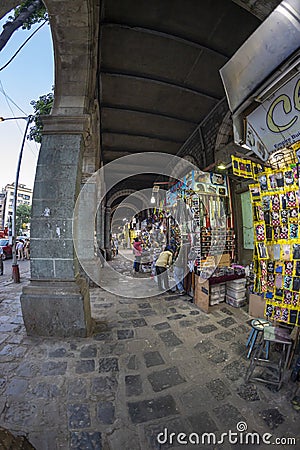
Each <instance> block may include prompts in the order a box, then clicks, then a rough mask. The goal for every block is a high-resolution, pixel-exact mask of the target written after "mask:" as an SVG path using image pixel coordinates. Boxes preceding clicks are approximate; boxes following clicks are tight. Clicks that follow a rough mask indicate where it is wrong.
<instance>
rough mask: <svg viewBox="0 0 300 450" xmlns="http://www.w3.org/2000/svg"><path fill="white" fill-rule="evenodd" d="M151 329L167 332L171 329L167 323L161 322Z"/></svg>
mask: <svg viewBox="0 0 300 450" xmlns="http://www.w3.org/2000/svg"><path fill="white" fill-rule="evenodd" d="M153 328H154V329H155V330H159V331H161V330H167V329H168V328H171V326H170V324H169V323H168V322H161V323H157V324H156V325H153Z"/></svg>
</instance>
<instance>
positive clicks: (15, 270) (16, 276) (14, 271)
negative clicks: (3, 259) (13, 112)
mask: <svg viewBox="0 0 300 450" xmlns="http://www.w3.org/2000/svg"><path fill="white" fill-rule="evenodd" d="M17 119H23V120H26V127H25V130H24V134H23V139H22V145H21V149H20V153H19V159H18V166H17V171H16V180H15V186H14V201H13V214H12V257H13V262H12V278H13V280H14V282H15V283H20V271H19V266H18V263H17V252H16V237H17V233H16V232H17V230H16V215H17V200H18V184H19V175H20V168H21V162H22V156H23V150H24V145H25V141H26V135H27V131H28V127H29V124H30V122H31V119H32V116H27V117H7V118H4V117H0V122H4V121H5V120H17Z"/></svg>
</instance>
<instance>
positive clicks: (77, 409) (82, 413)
mask: <svg viewBox="0 0 300 450" xmlns="http://www.w3.org/2000/svg"><path fill="white" fill-rule="evenodd" d="M68 420H69V422H68V423H69V428H70V429H80V428H88V427H89V426H90V425H91V417H90V411H89V407H88V405H87V404H82V403H75V404H69V405H68Z"/></svg>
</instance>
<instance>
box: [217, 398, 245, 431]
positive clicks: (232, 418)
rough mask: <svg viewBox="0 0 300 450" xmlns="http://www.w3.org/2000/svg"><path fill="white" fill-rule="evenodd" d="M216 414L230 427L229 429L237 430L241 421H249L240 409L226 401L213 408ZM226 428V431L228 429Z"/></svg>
mask: <svg viewBox="0 0 300 450" xmlns="http://www.w3.org/2000/svg"><path fill="white" fill-rule="evenodd" d="M213 412H214V414H215V415H216V417H217V418H218V419H219V421H220V422H221V423H222V424H223V425H225V426H226V427H228V429H227V430H229V429H230V430H236V425H237V424H238V423H239V422H247V421H246V419H245V418H244V417H243V416H242V414H241V413H240V411H239V410H238V409H237V408H236V407H235V406H234V405H232V404H231V403H225V404H222V405H220V406H217V407H216V408H214V409H213ZM227 430H226V431H227Z"/></svg>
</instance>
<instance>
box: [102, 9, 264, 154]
mask: <svg viewBox="0 0 300 450" xmlns="http://www.w3.org/2000/svg"><path fill="white" fill-rule="evenodd" d="M259 24H260V20H259V19H257V18H256V17H255V16H254V15H253V14H251V13H250V12H249V11H247V10H245V9H243V8H242V7H241V6H239V5H237V4H236V3H234V2H232V0H201V1H199V0H185V1H182V0H151V1H149V0H103V2H102V8H101V25H100V59H99V96H100V107H101V131H100V132H101V142H102V155H103V158H104V161H105V162H109V161H112V160H113V159H115V158H118V157H121V156H124V155H127V154H132V153H135V152H141V151H142V152H143V151H158V152H167V153H171V154H176V153H177V152H178V151H179V149H180V147H181V146H182V145H183V143H184V142H185V140H186V139H187V138H188V137H189V136H190V135H191V133H192V132H193V130H194V129H195V128H196V126H197V124H199V123H200V122H201V121H202V120H203V119H204V118H205V117H206V116H207V115H208V114H209V113H210V111H211V110H212V109H213V108H214V107H215V106H216V105H217V104H218V102H219V101H220V100H221V99H222V98H224V96H225V93H224V90H223V86H222V82H221V78H220V75H219V69H220V68H221V67H222V66H223V65H224V64H225V63H226V61H227V60H228V59H229V58H230V57H231V56H232V55H233V54H234V52H235V51H236V50H237V49H238V48H239V47H240V46H241V44H242V43H243V42H244V41H245V40H246V39H247V37H248V36H249V35H250V34H251V33H252V32H253V31H254V30H255V29H256V28H257V27H258V25H259Z"/></svg>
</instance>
